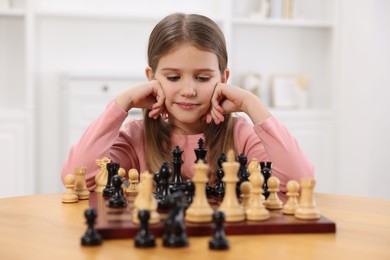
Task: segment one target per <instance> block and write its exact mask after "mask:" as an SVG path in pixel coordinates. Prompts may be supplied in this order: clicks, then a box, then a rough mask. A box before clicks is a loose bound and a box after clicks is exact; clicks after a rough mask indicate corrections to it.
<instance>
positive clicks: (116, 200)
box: [108, 175, 127, 208]
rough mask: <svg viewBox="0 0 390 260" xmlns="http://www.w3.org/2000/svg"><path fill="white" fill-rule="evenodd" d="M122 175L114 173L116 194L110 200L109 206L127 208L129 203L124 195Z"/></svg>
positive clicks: (113, 180) (112, 182) (113, 183)
mask: <svg viewBox="0 0 390 260" xmlns="http://www.w3.org/2000/svg"><path fill="white" fill-rule="evenodd" d="M122 183H123V182H122V177H121V176H119V175H114V176H113V177H112V180H111V184H112V186H113V187H114V195H112V197H111V198H110V199H109V200H108V206H109V207H110V208H125V207H126V205H127V203H126V199H125V198H124V196H123V190H122Z"/></svg>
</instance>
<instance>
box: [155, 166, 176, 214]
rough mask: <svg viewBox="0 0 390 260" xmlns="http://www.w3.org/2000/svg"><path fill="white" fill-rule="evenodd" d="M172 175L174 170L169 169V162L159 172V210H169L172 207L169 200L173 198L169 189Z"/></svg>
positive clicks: (156, 194)
mask: <svg viewBox="0 0 390 260" xmlns="http://www.w3.org/2000/svg"><path fill="white" fill-rule="evenodd" d="M171 174H172V170H171V168H170V167H169V165H168V162H164V163H163V165H162V166H161V168H160V170H159V172H158V178H159V180H160V181H159V182H158V184H157V191H156V193H155V197H156V200H157V202H158V208H159V209H169V207H170V204H169V202H168V198H169V197H170V196H171V190H170V189H169V178H170V176H171ZM156 178H157V177H156Z"/></svg>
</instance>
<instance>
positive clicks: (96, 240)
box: [81, 208, 103, 246]
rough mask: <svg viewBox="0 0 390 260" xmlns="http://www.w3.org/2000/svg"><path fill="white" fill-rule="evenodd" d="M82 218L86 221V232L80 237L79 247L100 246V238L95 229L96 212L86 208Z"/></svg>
mask: <svg viewBox="0 0 390 260" xmlns="http://www.w3.org/2000/svg"><path fill="white" fill-rule="evenodd" d="M84 216H85V218H86V219H87V221H86V223H87V225H88V228H87V231H86V232H85V234H84V235H83V236H82V237H81V245H83V246H98V245H101V244H102V241H103V240H102V237H101V236H100V234H99V233H98V232H97V231H96V229H95V221H96V216H97V214H96V210H95V209H94V208H88V209H86V210H85V212H84Z"/></svg>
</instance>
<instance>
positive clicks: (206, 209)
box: [185, 160, 213, 223]
mask: <svg viewBox="0 0 390 260" xmlns="http://www.w3.org/2000/svg"><path fill="white" fill-rule="evenodd" d="M208 168H209V167H208V166H207V164H205V163H204V162H203V160H199V161H198V163H196V164H195V165H194V171H195V175H194V177H193V178H192V181H193V182H194V183H195V196H194V198H193V201H192V204H191V206H190V207H189V208H188V209H187V211H186V217H185V220H186V221H189V222H195V223H204V222H211V220H212V215H213V209H212V208H211V206H210V204H209V202H208V201H207V197H206V190H205V188H204V187H205V184H206V183H207V180H208V178H207V170H208Z"/></svg>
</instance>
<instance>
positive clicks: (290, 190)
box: [282, 180, 299, 215]
mask: <svg viewBox="0 0 390 260" xmlns="http://www.w3.org/2000/svg"><path fill="white" fill-rule="evenodd" d="M298 190H299V183H298V182H297V181H295V180H290V181H288V182H287V196H288V200H287V202H286V204H284V206H283V210H282V212H283V213H284V214H288V215H294V213H295V209H296V208H297V207H298V206H299V203H298V196H299V193H298Z"/></svg>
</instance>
